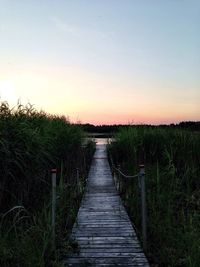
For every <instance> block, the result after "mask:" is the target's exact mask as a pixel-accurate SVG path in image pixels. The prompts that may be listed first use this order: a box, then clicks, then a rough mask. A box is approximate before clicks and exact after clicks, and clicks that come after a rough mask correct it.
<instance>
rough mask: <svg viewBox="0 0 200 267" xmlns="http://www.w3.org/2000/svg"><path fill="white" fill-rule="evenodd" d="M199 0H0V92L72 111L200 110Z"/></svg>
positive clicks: (185, 115)
mask: <svg viewBox="0 0 200 267" xmlns="http://www.w3.org/2000/svg"><path fill="white" fill-rule="evenodd" d="M199 14H200V1H189V0H188V1H184V0H183V1H181V0H174V1H172V0H166V1H162V0H160V1H158V0H157V1H153V0H148V1H147V0H146V1H143V0H142V1H139V0H138V1H136V0H123V1H122V0H115V1H114V0H109V1H108V0H101V1H100V0H98V1H97V0H82V1H76V0H73V1H67V0H65V1H64V0H63V1H60V0H58V1H52V0H51V1H38V0H35V1H32V0H29V1H27V0H26V1H25V0H15V1H14V0H12V1H11V0H0V59H1V60H0V96H1V98H2V100H4V99H5V100H8V101H9V102H11V103H14V102H15V101H16V99H19V98H20V99H21V100H22V101H24V102H26V101H30V102H31V103H33V104H35V105H36V107H38V108H42V109H45V110H46V111H48V112H51V113H58V114H64V115H69V116H70V118H72V120H81V121H82V122H91V123H95V124H99V123H127V122H130V121H135V122H144V123H145V122H150V123H166V122H176V121H177V122H178V121H181V120H200V107H199V102H200V73H199V72H200V52H199V47H200V31H199V25H200V16H199Z"/></svg>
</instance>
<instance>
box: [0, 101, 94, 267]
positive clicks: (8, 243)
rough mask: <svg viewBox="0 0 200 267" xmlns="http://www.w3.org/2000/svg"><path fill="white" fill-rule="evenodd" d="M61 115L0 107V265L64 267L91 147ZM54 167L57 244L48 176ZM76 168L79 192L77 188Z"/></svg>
mask: <svg viewBox="0 0 200 267" xmlns="http://www.w3.org/2000/svg"><path fill="white" fill-rule="evenodd" d="M83 139H84V133H83V132H82V131H81V129H80V128H79V127H77V126H75V125H72V124H70V122H69V121H68V120H67V119H66V118H65V117H59V116H52V115H49V114H46V113H45V112H42V111H41V112H38V111H36V110H35V109H34V108H33V106H31V105H30V104H28V105H26V106H24V105H21V104H18V105H17V106H16V107H15V108H10V107H9V105H8V103H6V102H2V103H1V105H0V158H1V160H0V168H1V173H0V210H1V213H0V266H4V267H11V266H13V267H18V266H20V267H23V266H24V267H25V266H38V267H39V266H40V267H42V266H62V264H61V263H60V262H61V259H62V256H63V254H66V252H67V251H68V250H69V249H70V242H69V241H68V237H69V235H70V231H71V228H72V225H73V223H74V220H75V218H76V213H77V211H78V207H79V203H80V200H81V197H82V193H83V189H84V184H85V177H86V175H87V171H88V168H89V163H90V160H91V158H92V154H93V152H94V144H93V143H88V144H86V145H85V146H84V147H83V146H82V143H83ZM52 168H57V171H58V172H57V209H56V244H55V245H54V244H53V243H52V227H51V173H50V170H51V169H52ZM76 168H79V173H80V185H81V190H79V191H78V190H77V179H76Z"/></svg>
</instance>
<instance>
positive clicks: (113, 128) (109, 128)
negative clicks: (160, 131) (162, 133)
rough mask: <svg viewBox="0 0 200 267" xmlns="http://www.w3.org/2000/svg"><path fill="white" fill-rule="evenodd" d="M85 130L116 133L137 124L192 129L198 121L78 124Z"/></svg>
mask: <svg viewBox="0 0 200 267" xmlns="http://www.w3.org/2000/svg"><path fill="white" fill-rule="evenodd" d="M78 125H79V126H80V127H81V128H82V129H83V130H84V131H85V132H88V133H116V132H118V131H119V129H121V128H127V127H139V126H142V127H143V126H146V127H162V128H167V127H171V128H182V129H188V130H193V131H199V130H200V121H183V122H180V123H177V124H174V123H172V124H160V125H151V124H141V125H134V124H133V125H132V124H131V125H130V124H113V125H105V124H103V125H93V124H90V123H86V124H78Z"/></svg>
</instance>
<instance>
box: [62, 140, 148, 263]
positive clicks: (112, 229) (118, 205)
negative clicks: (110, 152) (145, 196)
mask: <svg viewBox="0 0 200 267" xmlns="http://www.w3.org/2000/svg"><path fill="white" fill-rule="evenodd" d="M72 238H73V239H74V240H75V242H77V244H78V250H77V252H74V253H72V254H71V255H68V257H67V259H66V261H65V264H66V265H65V266H77V267H78V266H79V267H82V266H91V267H96V266H124V267H126V266H127V267H128V266H145V267H148V266H149V264H148V262H147V259H146V257H145V255H144V253H143V252H142V249H141V247H140V244H139V242H138V239H137V237H136V234H135V231H134V229H133V227H132V225H131V222H130V220H129V217H128V215H127V213H126V211H125V209H124V207H123V205H122V202H121V199H120V197H119V195H118V193H117V191H116V189H115V186H114V181H113V177H112V174H111V170H110V166H109V163H108V159H107V154H106V146H105V145H97V148H96V152H95V154H94V158H93V161H92V165H91V168H90V172H89V176H88V181H87V187H86V192H85V195H84V197H83V200H82V203H81V207H80V209H79V212H78V216H77V221H76V223H75V225H74V228H73V231H72Z"/></svg>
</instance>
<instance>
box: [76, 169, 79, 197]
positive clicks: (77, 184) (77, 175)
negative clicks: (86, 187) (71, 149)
mask: <svg viewBox="0 0 200 267" xmlns="http://www.w3.org/2000/svg"><path fill="white" fill-rule="evenodd" d="M79 183H80V179H79V168H76V186H77V192H78V195H79V193H80V187H79V186H80V185H79Z"/></svg>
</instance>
